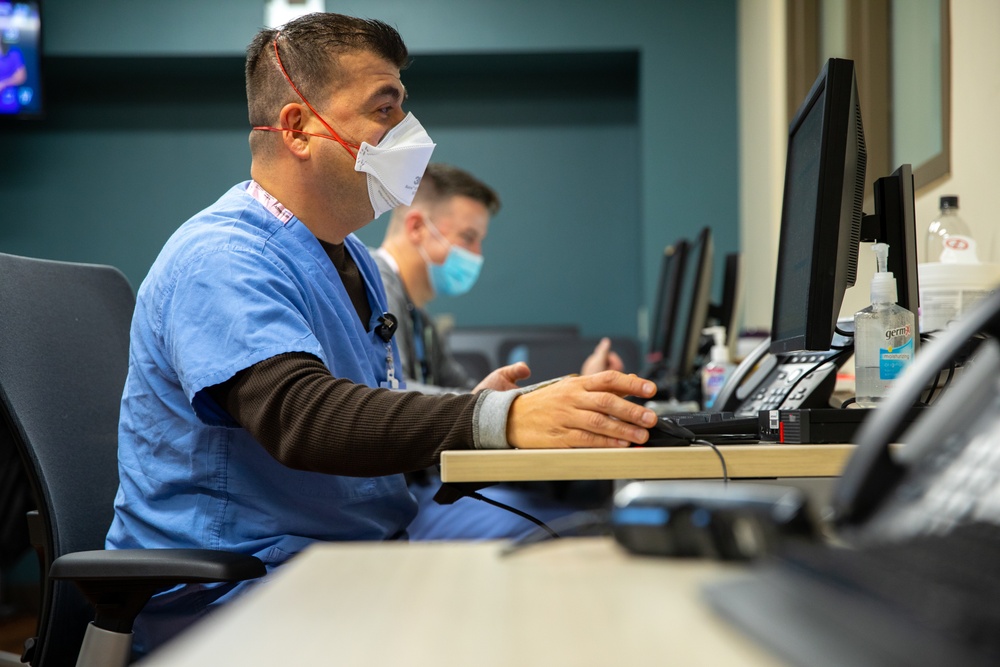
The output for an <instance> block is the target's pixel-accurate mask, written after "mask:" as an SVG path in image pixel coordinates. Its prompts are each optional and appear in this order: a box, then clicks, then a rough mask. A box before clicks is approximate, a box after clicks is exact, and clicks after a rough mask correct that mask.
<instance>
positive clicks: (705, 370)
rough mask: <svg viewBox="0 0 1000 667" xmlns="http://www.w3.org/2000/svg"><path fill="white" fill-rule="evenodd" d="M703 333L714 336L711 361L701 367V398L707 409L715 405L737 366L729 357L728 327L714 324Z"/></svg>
mask: <svg viewBox="0 0 1000 667" xmlns="http://www.w3.org/2000/svg"><path fill="white" fill-rule="evenodd" d="M702 333H704V334H705V335H706V336H712V340H713V341H714V344H713V345H712V352H711V357H710V358H709V362H708V363H707V364H705V365H704V366H703V367H702V369H701V399H702V406H703V407H704V409H705V410H710V409H711V408H712V406H713V405H715V399H716V397H717V396H718V395H719V390H720V389H722V385H724V384H726V380H728V379H729V376H730V375H731V374H732V372H733V368H735V366H734V364H733V363H732V361H730V359H729V348H728V347H727V346H726V328H725V327H723V326H714V327H707V328H705V329H704V330H703V331H702Z"/></svg>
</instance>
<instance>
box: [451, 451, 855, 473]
mask: <svg viewBox="0 0 1000 667" xmlns="http://www.w3.org/2000/svg"><path fill="white" fill-rule="evenodd" d="M854 447H855V446H854V445H850V444H829V445H778V444H775V445H763V444H762V445H722V446H720V447H719V451H720V452H721V454H722V456H723V457H724V458H725V461H726V467H727V469H728V474H729V477H730V478H734V479H736V478H769V477H836V476H838V475H840V473H841V471H842V470H843V468H844V465H845V464H846V463H847V459H848V458H849V457H850V455H851V453H852V452H853V451H854ZM721 477H722V464H721V462H720V461H719V457H718V455H717V454H716V452H715V451H713V450H712V449H711V448H709V447H699V446H691V447H641V448H640V447H636V448H630V449H572V450H569V449H519V450H513V449H512V450H489V451H467V450H453V451H447V452H443V453H442V454H441V479H442V481H445V482H524V481H556V480H587V479H594V480H596V479H720V478H721Z"/></svg>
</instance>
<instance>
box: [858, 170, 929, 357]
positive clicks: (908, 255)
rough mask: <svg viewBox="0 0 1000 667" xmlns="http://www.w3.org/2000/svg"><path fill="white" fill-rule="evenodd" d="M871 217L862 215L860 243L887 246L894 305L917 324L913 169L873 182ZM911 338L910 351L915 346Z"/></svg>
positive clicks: (914, 340)
mask: <svg viewBox="0 0 1000 667" xmlns="http://www.w3.org/2000/svg"><path fill="white" fill-rule="evenodd" d="M874 191H875V214H874V215H866V216H865V217H864V221H863V223H862V226H861V240H862V241H872V242H879V241H880V242H882V243H887V244H889V261H888V262H887V266H886V270H887V271H890V272H892V275H893V277H894V278H895V279H896V303H898V304H899V305H900V306H902V307H903V308H906V309H907V310H909V311H910V312H911V313H913V318H914V322H919V321H920V313H919V309H920V291H919V285H918V282H917V216H916V212H915V205H914V189H913V169H912V168H911V166H910V165H908V164H904V165H901V166H900V167H899V168H898V169H896V171H894V172H892V174H891V175H889V176H883V177H882V178H879V179H877V180H876V181H875V185H874ZM919 339H920V337H919V336H914V338H913V343H914V348H916V347H917V345H918V343H919Z"/></svg>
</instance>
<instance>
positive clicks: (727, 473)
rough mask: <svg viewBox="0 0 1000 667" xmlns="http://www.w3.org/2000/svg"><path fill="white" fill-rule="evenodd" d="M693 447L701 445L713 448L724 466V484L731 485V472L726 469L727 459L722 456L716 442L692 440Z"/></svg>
mask: <svg viewBox="0 0 1000 667" xmlns="http://www.w3.org/2000/svg"><path fill="white" fill-rule="evenodd" d="M691 444H692V445H699V446H702V447H711V448H712V450H713V451H714V452H715V455H716V456H718V457H719V462H720V463H721V464H722V483H723V484H729V470H728V469H727V468H726V457H725V456H723V455H722V452H721V451H719V448H718V447H717V446H716V445H715V443H714V442H709V441H708V440H692V441H691Z"/></svg>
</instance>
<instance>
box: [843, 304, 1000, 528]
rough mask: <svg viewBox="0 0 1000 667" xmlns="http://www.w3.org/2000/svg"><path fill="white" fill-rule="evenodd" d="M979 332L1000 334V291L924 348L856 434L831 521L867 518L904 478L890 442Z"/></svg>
mask: <svg viewBox="0 0 1000 667" xmlns="http://www.w3.org/2000/svg"><path fill="white" fill-rule="evenodd" d="M980 333H986V334H989V335H990V336H993V337H1000V290H998V291H997V292H994V293H993V294H992V295H990V296H988V297H986V298H985V299H983V300H982V301H980V302H979V303H977V304H976V305H975V306H974V307H973V308H972V310H970V311H968V312H967V313H966V314H965V315H963V316H962V317H961V318H960V319H958V320H957V321H955V322H953V323H952V324H951V326H950V327H949V328H948V330H947V331H945V332H943V333H942V334H941V335H940V337H938V338H935V339H933V340H931V341H930V342H929V343H927V345H925V346H923V347H922V349H921V351H920V354H918V355H917V356H916V357H915V358H914V360H913V363H912V364H910V366H909V367H908V368H907V369H906V371H904V372H903V374H902V375H901V376H900V377H899V379H898V381H897V383H896V386H895V387H894V388H893V390H892V391H891V392H890V393H889V395H888V396H887V397H886V399H885V400H884V401H883V402H882V403H881V404H880V405H879V407H878V408H877V412H876V413H875V414H874V415H873V416H872V417H871V418H869V419H867V420H865V421H864V422H863V423H862V425H861V428H860V429H859V431H858V433H857V435H856V437H855V442H856V443H857V449H856V450H855V452H854V454H853V455H852V456H851V458H850V459H849V460H848V461H847V466H846V467H845V468H844V471H843V473H842V475H841V478H840V481H839V482H838V483H837V486H836V488H835V489H834V493H833V498H832V500H831V509H832V510H833V520H834V521H835V522H836V523H837V524H838V525H839V526H850V525H858V524H860V523H862V522H864V521H865V520H866V519H867V518H868V517H869V516H870V515H871V514H872V513H873V512H874V511H875V509H877V508H878V506H879V505H880V504H881V503H882V502H883V500H884V499H885V497H886V496H887V495H888V494H889V492H890V491H892V489H893V488H894V487H895V486H896V484H897V483H898V482H899V481H900V480H901V479H902V478H903V477H904V476H905V474H906V470H907V468H906V466H905V465H904V464H903V463H902V462H901V461H899V460H897V459H896V458H894V457H893V456H892V454H891V452H890V451H889V445H890V444H892V443H894V442H899V441H900V440H899V439H900V436H902V435H903V430H904V428H905V426H904V424H905V420H906V415H907V414H908V413H909V411H910V408H912V407H913V406H914V405H916V404H917V402H918V401H919V400H920V397H921V394H922V393H923V391H924V389H925V388H926V387H927V386H928V385H930V384H931V383H932V382H936V380H937V377H938V376H939V375H940V373H941V371H942V370H943V369H945V368H947V367H948V366H950V365H951V364H952V363H953V362H954V361H955V359H956V358H957V357H958V356H959V355H960V354H962V353H963V352H964V351H967V350H968V349H969V345H970V343H973V344H975V343H976V342H977V341H976V338H977V335H978V334H980ZM978 342H979V343H981V342H982V341H981V340H979V341H978ZM941 407H942V408H943V407H945V406H941ZM936 412H937V410H933V409H932V410H930V411H929V412H928V413H927V414H926V415H924V416H923V418H922V419H920V420H918V421H917V422H916V423H915V424H914V425H913V428H914V429H915V430H916V429H919V428H920V427H921V424H922V422H923V421H924V420H926V419H933V418H934V417H935V413H936Z"/></svg>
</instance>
